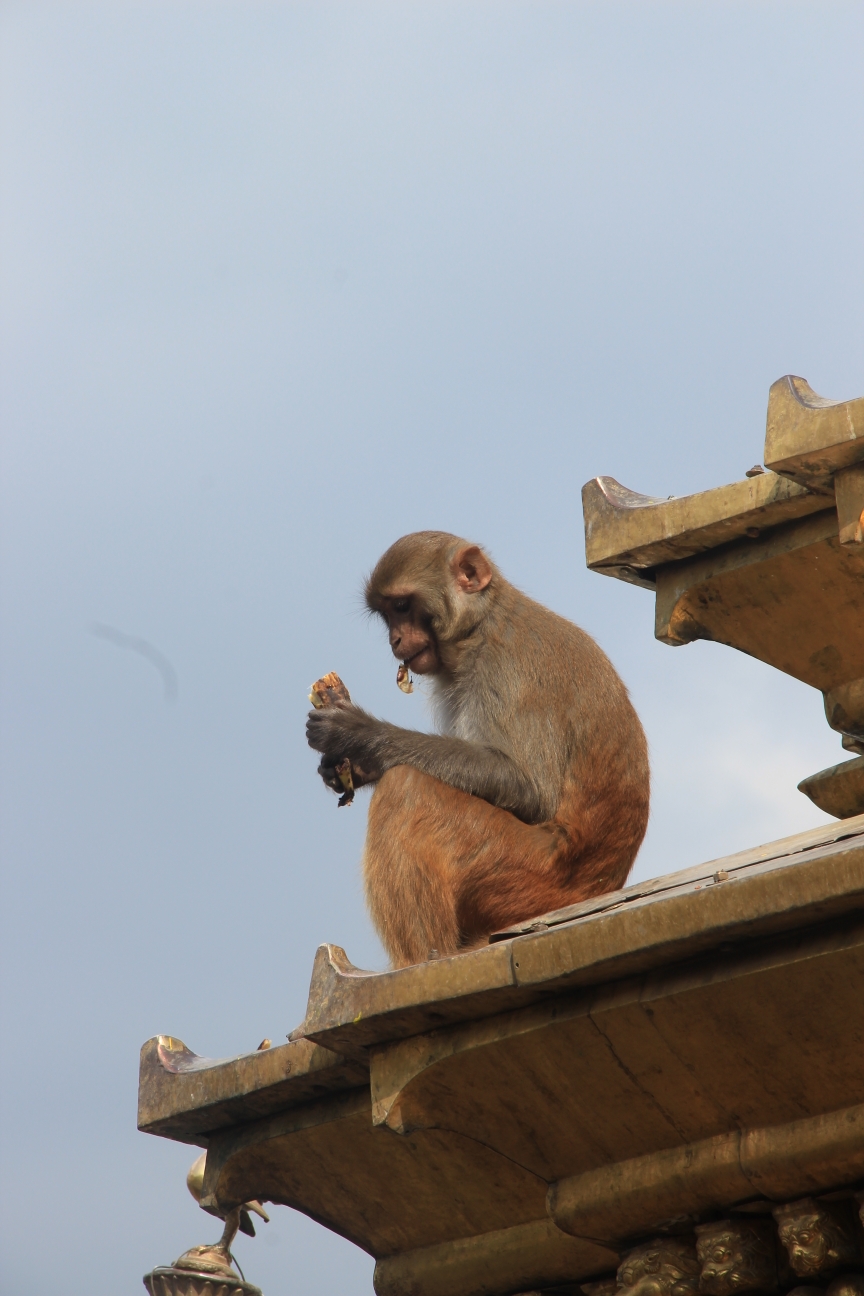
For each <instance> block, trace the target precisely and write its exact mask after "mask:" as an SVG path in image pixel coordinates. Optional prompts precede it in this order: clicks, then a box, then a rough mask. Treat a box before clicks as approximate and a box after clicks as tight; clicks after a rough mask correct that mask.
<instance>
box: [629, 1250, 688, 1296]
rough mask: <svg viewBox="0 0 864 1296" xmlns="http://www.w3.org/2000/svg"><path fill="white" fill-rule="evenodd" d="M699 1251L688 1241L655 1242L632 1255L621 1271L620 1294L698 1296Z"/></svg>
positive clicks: (630, 1254)
mask: <svg viewBox="0 0 864 1296" xmlns="http://www.w3.org/2000/svg"><path fill="white" fill-rule="evenodd" d="M698 1290H699V1261H698V1259H697V1257H696V1248H695V1246H694V1245H693V1243H692V1242H690V1241H688V1240H686V1239H684V1238H675V1237H672V1238H655V1239H654V1240H653V1241H651V1242H645V1243H643V1244H642V1246H638V1247H634V1248H633V1250H632V1251H628V1253H627V1255H626V1256H625V1258H624V1260H623V1262H622V1264H621V1265H619V1267H618V1291H619V1292H625V1291H626V1292H627V1293H628V1296H695V1293H696V1292H697V1291H698Z"/></svg>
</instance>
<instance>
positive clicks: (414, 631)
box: [306, 531, 649, 967]
mask: <svg viewBox="0 0 864 1296" xmlns="http://www.w3.org/2000/svg"><path fill="white" fill-rule="evenodd" d="M366 602H367V604H368V606H369V608H370V609H371V610H372V611H373V612H376V613H378V615H380V616H381V617H382V618H383V620H384V621H385V622H386V623H387V626H388V629H389V634H390V647H391V648H392V650H393V654H394V656H395V657H396V658H397V659H398V660H399V661H400V662H402V663H405V664H406V665H407V666H408V667H409V668H410V670H411V671H412V672H414V673H415V674H416V675H430V676H431V677H432V684H433V702H434V706H435V710H436V713H437V719H438V722H439V728H440V730H441V733H440V734H425V733H418V732H416V731H414V730H411V729H400V728H399V727H398V726H397V725H393V724H389V723H388V722H387V721H385V720H377V719H375V717H374V716H371V715H369V714H368V713H367V712H366V711H363V710H361V709H360V707H357V706H354V705H337V706H331V707H327V708H324V709H322V710H320V711H312V712H311V713H310V715H309V720H308V723H307V726H306V732H307V737H308V740H309V745H310V746H311V747H313V748H314V749H315V750H316V751H318V752H321V753H322V760H321V764H320V765H319V767H318V772H319V774H320V775H321V777H322V778H323V780H324V782H325V783H326V784H327V786H328V787H331V788H333V789H334V790H335V791H341V790H342V787H341V784H340V782H339V777H338V775H337V774H336V772H335V766H336V765H337V764H338V763H339V762H340V761H342V760H343V759H344V758H345V757H348V758H349V759H350V761H351V768H352V770H353V771H354V783H355V786H357V787H361V786H362V785H363V784H364V783H373V784H374V785H375V787H374V791H373V795H372V803H371V805H370V807H369V824H368V831H367V836H366V848H365V852H364V861H363V871H364V880H365V886H366V896H367V899H368V903H369V908H370V911H371V914H372V918H373V921H374V923H375V926H376V928H377V929H378V933H379V935H380V937H381V940H382V941H383V943H384V946H385V948H386V950H387V952H388V953H389V955H390V957H391V959H392V961H393V965H394V966H395V967H404V966H406V965H407V964H409V963H419V962H422V961H424V960H425V959H427V958H429V956H430V953H431V952H432V951H437V953H438V954H441V955H443V954H454V953H456V952H458V951H460V950H466V949H472V948H475V947H476V946H478V945H482V944H484V943H485V938H486V937H487V936H488V935H489V934H490V932H493V931H496V930H498V929H500V928H502V927H506V926H509V925H510V924H511V923H515V922H520V921H523V920H525V919H528V918H533V917H536V916H537V915H538V914H542V913H546V912H548V911H549V910H551V909H558V908H561V907H562V906H564V905H567V904H572V903H573V902H574V901H577V900H584V899H586V898H587V897H589V896H595V895H602V894H603V893H604V892H606V891H613V890H615V889H616V888H617V887H620V886H621V885H622V884H623V882H624V880H625V878H626V877H627V874H628V872H629V871H630V867H631V865H632V863H633V860H634V858H635V855H636V852H637V850H638V849H639V846H640V843H641V841H642V838H643V836H644V834H645V828H646V826H647V822H648V791H649V771H648V750H647V744H646V741H645V734H644V732H643V730H642V726H641V724H640V723H639V719H638V717H637V715H636V712H635V711H634V709H633V706H632V704H631V702H630V699H629V697H628V695H627V690H626V688H625V687H624V684H623V682H622V680H621V679H620V677H619V676H618V674H617V672H616V671H615V668H614V667H613V666H612V664H611V662H610V661H609V659H608V658H607V656H606V655H605V653H604V652H603V651H602V650H601V649H600V648H599V647H598V646H597V644H596V643H595V642H594V640H593V639H592V638H591V637H590V636H589V635H587V634H586V633H585V632H584V630H580V629H579V628H578V627H577V626H575V625H573V624H572V623H571V622H570V621H565V620H564V618H563V617H560V616H557V615H556V614H555V613H554V612H550V611H549V610H548V609H547V608H545V607H542V606H541V605H540V604H539V603H535V602H534V601H533V600H532V599H530V598H528V597H527V596H526V595H525V594H522V593H521V592H520V591H519V590H518V589H516V588H515V587H514V586H513V585H511V584H510V583H509V581H507V580H505V579H504V577H503V576H502V575H501V573H500V571H499V570H498V568H497V567H496V566H495V564H494V563H493V562H492V561H491V559H490V558H489V557H488V556H487V555H486V554H485V553H484V552H483V551H482V549H480V548H478V546H477V545H474V544H470V543H469V542H468V541H466V540H460V539H459V538H458V537H457V536H454V535H448V534H446V533H445V532H441V531H419V532H417V533H416V534H414V535H408V536H403V537H402V539H401V540H397V541H396V543H395V544H394V545H393V546H392V547H391V548H390V549H388V550H387V552H386V553H385V554H384V556H383V557H382V558H381V559H380V560H379V562H378V565H377V566H376V567H375V570H374V571H373V572H372V575H371V576H370V577H369V579H368V581H367V583H366ZM433 956H434V955H433Z"/></svg>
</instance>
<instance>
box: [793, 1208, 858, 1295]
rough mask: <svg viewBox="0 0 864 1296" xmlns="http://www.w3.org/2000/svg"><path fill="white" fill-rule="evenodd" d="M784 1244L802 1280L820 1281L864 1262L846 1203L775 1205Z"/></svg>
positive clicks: (795, 1271) (794, 1271)
mask: <svg viewBox="0 0 864 1296" xmlns="http://www.w3.org/2000/svg"><path fill="white" fill-rule="evenodd" d="M771 1213H772V1215H773V1216H774V1219H775V1220H776V1221H777V1232H778V1234H779V1235H780V1241H781V1242H782V1243H783V1246H784V1247H785V1248H786V1254H787V1255H788V1257H789V1264H790V1265H791V1267H792V1271H793V1273H795V1274H796V1275H797V1276H798V1277H799V1278H819V1277H822V1276H827V1275H829V1274H831V1273H832V1272H833V1271H836V1270H837V1269H840V1268H845V1267H846V1266H847V1265H857V1264H859V1263H860V1258H861V1257H860V1253H859V1250H858V1241H857V1238H856V1237H855V1228H854V1223H853V1219H852V1214H851V1211H850V1210H849V1208H848V1204H847V1203H845V1202H837V1201H834V1202H826V1201H817V1200H816V1199H815V1198H813V1197H802V1198H801V1199H800V1201H794V1202H787V1203H786V1204H785V1205H784V1206H775V1207H774V1209H773V1211H772V1212H771Z"/></svg>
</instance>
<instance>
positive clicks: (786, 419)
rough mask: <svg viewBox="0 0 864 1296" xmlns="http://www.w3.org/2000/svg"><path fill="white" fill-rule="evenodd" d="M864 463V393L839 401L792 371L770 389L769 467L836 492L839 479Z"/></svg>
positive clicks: (798, 480)
mask: <svg viewBox="0 0 864 1296" xmlns="http://www.w3.org/2000/svg"><path fill="white" fill-rule="evenodd" d="M862 461H864V396H859V397H857V398H856V399H854V400H846V401H833V400H827V399H826V398H825V397H824V396H818V395H817V394H816V392H814V390H813V388H812V387H811V386H810V384H809V383H808V382H807V380H806V379H804V378H797V377H795V376H794V375H793V374H787V375H786V377H785V378H779V379H778V380H777V382H775V383H774V384H773V385H772V387H771V390H770V392H769V393H768V419H767V427H766V430H765V465H766V467H768V468H772V469H773V470H774V472H777V473H782V474H783V476H784V477H789V478H790V479H791V480H792V481H796V482H798V483H799V484H801V485H805V486H809V487H810V488H811V489H813V490H823V491H826V492H828V493H829V494H830V493H832V490H833V477H834V474H835V473H837V472H838V471H840V470H842V469H844V468H848V467H849V465H850V464H854V463H861V462H862Z"/></svg>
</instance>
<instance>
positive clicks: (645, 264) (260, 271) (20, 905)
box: [0, 0, 864, 1296]
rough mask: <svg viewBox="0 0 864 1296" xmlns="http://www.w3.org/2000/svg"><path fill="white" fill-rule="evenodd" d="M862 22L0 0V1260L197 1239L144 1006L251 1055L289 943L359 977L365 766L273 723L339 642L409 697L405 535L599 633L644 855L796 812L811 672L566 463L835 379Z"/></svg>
mask: <svg viewBox="0 0 864 1296" xmlns="http://www.w3.org/2000/svg"><path fill="white" fill-rule="evenodd" d="M862 37H864V6H862V4H861V3H855V4H851V3H845V2H843V0H832V2H831V3H825V0H813V2H812V3H797V2H795V0H788V2H787V3H772V2H771V0H759V2H758V3H753V2H752V0H745V2H741V3H739V2H736V0H724V2H723V3H715V2H713V0H703V2H702V3H696V2H695V0H691V2H690V3H675V2H674V0H664V2H663V3H656V2H652V0H635V2H626V3H625V2H624V0H602V2H597V3H582V2H579V0H570V2H568V3H560V2H558V0H528V2H527V3H521V2H520V3H512V2H510V0H495V2H494V3H492V2H491V0H485V2H484V3H477V2H476V0H458V3H449V2H447V0H434V3H431V2H428V0H422V2H421V0H414V2H412V3H408V4H406V3H390V2H388V3H368V2H366V0H355V2H353V3H341V4H333V3H329V0H315V2H314V3H293V4H292V3H278V4H277V3H251V2H248V0H234V3H230V4H229V3H224V2H223V0H208V3H203V0H201V2H197V3H190V0H171V2H170V3H167V2H159V0H153V2H152V3H126V2H125V0H113V2H112V3H110V4H102V5H95V4H93V5H91V4H88V3H75V4H69V3H60V4H45V3H42V2H41V0H26V3H23V2H21V0H6V3H4V5H3V6H2V8H0V168H2V170H0V174H2V185H0V297H2V304H0V328H2V343H0V350H2V362H0V363H2V372H0V417H2V426H3V436H2V448H0V456H2V487H0V489H2V509H0V546H2V547H0V559H2V591H0V599H2V604H0V608H2V616H0V621H2V627H0V636H2V638H0V725H2V754H0V762H2V763H0V795H2V804H0V813H2V827H0V834H2V837H0V844H2V869H3V873H2V888H3V899H2V907H0V923H2V930H0V938H2V960H3V966H2V1027H0V1029H2V1037H3V1039H4V1042H5V1048H4V1061H3V1065H2V1068H0V1102H2V1148H0V1151H2V1157H0V1160H2V1165H3V1198H2V1206H0V1222H2V1225H0V1226H2V1234H3V1236H2V1239H0V1241H2V1247H3V1273H4V1280H3V1283H4V1289H5V1290H8V1291H9V1292H10V1293H12V1292H14V1293H15V1296H44V1294H45V1293H46V1292H48V1291H55V1290H57V1281H58V1280H57V1275H58V1273H60V1272H62V1274H63V1278H62V1283H61V1286H62V1288H63V1291H64V1293H65V1294H66V1296H85V1294H86V1296H119V1293H122V1292H129V1293H131V1292H136V1291H143V1288H142V1287H141V1286H140V1280H141V1275H142V1274H143V1273H144V1272H145V1271H146V1270H149V1269H150V1268H152V1267H153V1266H154V1265H157V1264H166V1263H170V1262H171V1261H172V1260H173V1259H174V1258H176V1256H177V1255H178V1254H179V1253H180V1252H181V1251H183V1250H185V1249H186V1247H188V1246H191V1245H193V1244H195V1243H198V1242H203V1241H208V1240H214V1238H215V1232H216V1231H218V1230H215V1229H214V1223H213V1221H212V1220H211V1219H210V1217H208V1216H205V1215H202V1214H201V1212H200V1211H199V1210H198V1208H197V1206H196V1205H195V1203H194V1202H193V1200H192V1198H191V1197H189V1195H188V1194H187V1192H186V1188H185V1184H184V1177H185V1172H186V1169H187V1167H188V1165H189V1164H190V1163H191V1161H192V1160H193V1159H194V1156H195V1155H196V1152H195V1149H192V1148H189V1147H186V1146H184V1145H181V1144H175V1143H172V1142H170V1141H167V1140H164V1139H157V1138H153V1137H151V1136H148V1135H144V1134H139V1133H138V1132H137V1131H136V1128H135V1111H136V1087H137V1067H138V1051H139V1048H140V1045H141V1044H142V1043H143V1042H144V1041H145V1040H146V1039H147V1038H149V1037H150V1036H152V1035H154V1034H157V1033H168V1034H173V1035H176V1036H179V1037H180V1038H181V1039H183V1040H184V1041H185V1042H186V1043H187V1045H188V1046H189V1047H190V1048H191V1049H193V1050H194V1051H195V1052H196V1053H199V1054H203V1055H206V1056H211V1057H222V1056H228V1055H231V1054H234V1053H239V1052H244V1051H248V1050H250V1049H254V1048H255V1047H256V1046H257V1044H258V1042H259V1041H260V1040H261V1038H262V1037H264V1036H269V1037H271V1038H272V1039H273V1040H274V1042H281V1041H282V1040H283V1039H284V1036H285V1035H286V1033H287V1032H288V1031H290V1030H291V1029H292V1028H293V1027H294V1026H296V1025H297V1024H298V1023H299V1022H300V1021H301V1020H302V1018H303V1015H304V1009H305V1003H306V994H307V989H308V983H309V975H310V971H311V966H312V959H313V955H314V952H315V949H316V947H317V946H318V945H319V944H320V943H321V942H323V941H331V942H335V943H337V944H340V945H342V946H344V948H345V949H346V950H347V952H348V954H349V957H350V958H351V959H352V961H353V962H354V963H356V964H357V965H359V966H362V967H367V968H381V967H383V966H384V965H385V962H386V960H385V957H384V954H383V952H382V950H381V947H380V945H379V943H378V941H377V938H376V936H375V933H374V931H373V929H372V927H371V924H370V922H369V920H368V918H367V916H366V914H365V911H364V907H363V899H362V892H361V886H360V880H359V870H358V864H359V856H360V850H361V845H362V839H363V832H364V822H365V815H366V800H365V796H364V795H358V797H357V801H356V802H355V805H354V806H353V807H352V808H351V809H350V810H337V809H336V803H335V798H334V797H333V796H332V794H330V793H328V792H326V790H325V789H324V788H323V786H322V785H321V784H320V782H319V780H318V779H317V777H316V774H315V765H316V758H315V757H314V755H313V754H312V753H311V752H310V751H309V749H308V748H307V747H306V744H305V739H304V733H303V725H304V719H305V714H306V711H307V709H308V704H307V701H306V696H307V691H308V686H309V684H310V683H311V681H312V680H314V679H315V678H317V677H318V676H320V675H321V674H323V673H325V672H326V671H329V670H337V671H338V672H339V674H340V675H341V676H342V678H343V679H344V680H345V682H346V684H347V685H348V687H349V688H350V690H351V692H352V695H353V696H354V697H355V699H356V700H357V701H358V702H360V703H361V704H362V705H364V706H366V707H367V708H368V709H370V710H372V711H373V712H375V713H376V714H378V715H382V716H385V717H387V718H388V719H390V720H393V721H395V722H397V723H400V724H404V725H407V726H409V727H419V728H424V727H428V726H429V725H430V723H431V722H430V718H429V714H428V711H427V709H426V707H425V703H424V698H423V691H422V689H418V690H417V691H416V692H415V693H414V694H413V695H411V696H410V697H406V696H405V695H403V694H402V693H400V692H399V691H398V690H397V688H396V685H395V669H394V663H393V660H392V657H391V655H390V652H389V649H388V647H387V644H386V639H385V636H384V633H383V631H382V630H381V629H379V628H378V627H376V626H375V625H374V624H373V623H371V622H370V621H369V620H368V619H367V618H366V617H365V616H364V615H363V613H362V609H361V603H360V590H361V586H362V579H363V576H364V574H365V573H366V572H368V571H369V569H370V568H371V567H372V565H373V564H374V562H375V560H376V558H377V557H378V556H379V554H380V553H381V552H382V551H383V550H384V549H385V548H386V547H387V546H388V545H389V544H390V543H391V542H392V541H393V540H395V539H396V538H397V537H398V536H400V535H402V534H404V533H405V532H408V531H414V530H420V529H424V528H434V529H442V530H448V531H454V532H456V533H457V534H460V535H463V536H465V537H466V538H468V539H470V540H473V541H477V542H479V543H481V544H483V545H486V546H487V547H488V548H489V550H490V552H491V553H492V555H493V556H494V557H495V559H496V560H497V562H498V563H499V565H500V566H501V568H502V569H503V571H504V572H505V574H506V575H507V576H508V577H509V578H510V579H511V580H512V581H514V582H515V583H516V584H517V585H519V586H520V587H521V588H522V589H524V590H525V591H526V592H528V593H529V594H531V595H532V596H533V597H535V598H537V599H539V600H541V601H542V602H545V603H547V604H548V605H549V606H550V607H552V608H554V609H555V610H556V611H557V612H559V613H561V614H562V615H564V616H566V617H570V618H571V619H573V620H575V621H577V622H578V623H579V624H580V625H581V626H583V627H584V628H585V629H586V630H588V631H589V632H590V633H591V634H592V635H594V636H595V638H596V639H597V640H598V641H599V642H600V644H601V645H602V646H603V648H604V649H605V650H606V651H607V652H608V653H609V655H610V656H611V657H612V659H613V661H614V662H615V664H616V665H617V667H618V669H619V670H620V672H621V674H622V675H623V677H624V679H625V681H626V683H627V684H628V686H629V688H630V690H631V694H632V697H633V699H634V702H635V704H636V707H637V709H638V711H639V713H640V714H641V716H642V718H643V721H644V724H645V727H646V730H647V733H648V737H649V742H650V745H651V753H652V764H653V780H654V794H653V810H652V818H651V824H650V828H649V832H648V835H647V838H646V841H645V844H644V846H643V849H642V852H641V854H640V856H639V859H638V861H637V864H636V867H635V870H634V874H633V878H634V879H639V878H646V877H652V876H655V875H657V874H662V873H667V872H671V871H674V870H676V869H679V868H683V867H686V866H689V865H693V864H697V863H700V862H701V861H704V860H707V859H713V858H716V857H719V856H722V855H723V854H725V853H728V852H732V851H736V850H739V849H743V848H744V847H747V846H751V845H756V844H758V843H761V842H765V841H770V840H772V839H774V838H777V837H782V836H786V835H788V834H790V833H794V832H797V831H799V830H803V829H805V828H808V827H811V826H814V825H817V824H819V823H821V822H825V820H826V817H825V816H824V815H822V814H821V813H820V812H819V811H818V810H817V809H816V808H815V807H814V806H812V805H811V804H810V803H809V802H808V801H807V800H806V799H805V798H804V797H803V796H802V795H801V794H800V793H799V792H798V791H797V790H796V784H797V783H798V782H799V780H800V779H802V778H803V777H805V776H806V775H808V774H811V773H813V772H814V771H816V770H818V769H821V768H824V767H825V766H828V765H832V764H835V763H836V762H838V761H839V760H841V759H843V757H844V753H843V752H842V750H841V748H840V742H839V737H838V736H837V735H835V734H832V733H831V731H830V730H829V729H828V727H827V725H826V724H825V720H824V716H823V712H822V702H821V698H820V696H819V694H818V693H816V692H815V691H814V690H812V689H810V688H808V687H806V686H805V685H803V684H800V683H797V682H796V681H794V680H792V679H789V678H787V677H784V676H782V675H780V674H779V673H777V672H776V671H773V670H772V669H770V668H769V667H767V666H764V665H762V664H760V663H759V662H757V661H755V660H751V659H749V658H747V657H745V656H743V655H740V654H737V653H735V652H734V651H733V650H731V649H727V648H724V647H721V646H718V645H712V644H701V643H697V644H693V645H690V646H687V647H683V648H677V649H672V648H669V647H667V646H665V645H661V644H659V643H657V642H656V641H655V640H654V638H653V600H652V597H651V594H650V593H649V592H647V591H645V590H642V589H638V588H635V587H633V586H629V585H626V584H623V583H620V582H618V581H614V580H610V579H607V578H605V577H601V576H598V575H595V574H592V573H590V572H588V571H587V570H586V569H585V565H584V547H583V532H582V513H581V504H580V489H581V487H582V485H583V483H584V482H585V481H587V480H588V479H589V478H591V477H593V476H595V475H598V474H609V475H612V476H614V477H616V478H618V480H619V481H621V482H623V483H624V484H625V485H627V486H629V487H630V488H632V489H634V490H638V491H642V492H645V493H646V494H653V495H663V496H665V495H671V494H675V495H684V494H687V493H689V492H692V491H698V490H702V489H705V488H708V487H711V486H715V485H720V484H722V483H725V482H730V481H735V480H739V479H740V478H741V477H742V475H743V473H744V472H745V471H746V469H748V468H749V467H750V466H751V465H752V464H754V463H757V462H758V461H759V460H760V458H761V454H762V444H763V437H764V425H765V411H766V406H767V398H768V388H769V386H770V384H771V383H772V382H773V381H774V380H775V379H777V378H779V377H781V376H782V375H783V374H786V373H794V374H799V375H801V376H803V377H805V378H806V379H807V380H808V381H809V382H810V384H811V385H812V386H813V387H814V388H815V389H816V391H817V392H819V393H820V394H822V395H824V396H827V397H830V398H833V399H847V398H850V397H854V396H859V395H861V394H862V393H864V325H862V314H861V301H862V287H864V243H862V232H861V212H862V210H864V165H862V162H864V158H862V152H864V148H862V139H864V85H862V80H861V76H860V66H861V57H862ZM85 1203H86V1204H85ZM236 1250H237V1254H238V1257H239V1259H240V1262H241V1264H242V1265H243V1268H244V1270H245V1272H246V1275H247V1278H249V1280H250V1281H252V1282H255V1283H257V1284H258V1285H259V1286H260V1287H262V1288H263V1290H264V1293H265V1296H282V1293H288V1292H289V1291H290V1292H295V1291H297V1292H299V1291H303V1292H304V1293H306V1296H330V1294H331V1293H332V1292H333V1291H335V1290H339V1291H340V1292H341V1293H344V1296H370V1294H371V1291H372V1261H371V1259H370V1258H369V1257H368V1256H366V1255H365V1254H363V1253H362V1252H361V1251H359V1250H357V1249H356V1248H355V1247H353V1246H352V1245H351V1244H349V1243H347V1242H345V1241H343V1240H341V1239H339V1238H338V1237H336V1236H335V1235H334V1234H331V1233H329V1232H327V1231H326V1230H325V1229H323V1228H322V1227H320V1226H319V1225H317V1224H314V1223H312V1222H311V1221H309V1220H307V1219H306V1218H305V1217H303V1216H302V1215H299V1214H296V1213H294V1212H291V1211H290V1210H288V1209H287V1208H284V1207H277V1208H274V1210H273V1219H272V1222H271V1223H270V1224H269V1225H262V1226H261V1227H260V1229H259V1236H258V1237H257V1238H256V1239H254V1240H250V1239H246V1238H241V1239H239V1240H238V1244H237V1248H236ZM7 1283H8V1287H7V1286H6V1284H7Z"/></svg>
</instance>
